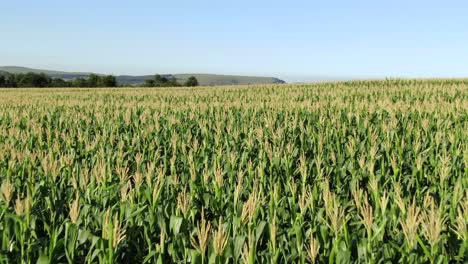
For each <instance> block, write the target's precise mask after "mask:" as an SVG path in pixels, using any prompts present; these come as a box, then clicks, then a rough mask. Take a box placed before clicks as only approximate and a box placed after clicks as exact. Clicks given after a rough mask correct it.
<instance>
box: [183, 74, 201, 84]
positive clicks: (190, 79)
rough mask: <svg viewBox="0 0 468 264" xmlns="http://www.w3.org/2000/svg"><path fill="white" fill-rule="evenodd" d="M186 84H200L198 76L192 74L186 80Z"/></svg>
mask: <svg viewBox="0 0 468 264" xmlns="http://www.w3.org/2000/svg"><path fill="white" fill-rule="evenodd" d="M184 86H189V87H193V86H198V80H197V78H196V77H195V76H190V77H189V78H188V79H187V81H185V83H184Z"/></svg>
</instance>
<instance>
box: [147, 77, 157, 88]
mask: <svg viewBox="0 0 468 264" xmlns="http://www.w3.org/2000/svg"><path fill="white" fill-rule="evenodd" d="M155 85H156V82H155V81H154V80H153V79H149V80H145V84H144V86H145V87H154V86H155Z"/></svg>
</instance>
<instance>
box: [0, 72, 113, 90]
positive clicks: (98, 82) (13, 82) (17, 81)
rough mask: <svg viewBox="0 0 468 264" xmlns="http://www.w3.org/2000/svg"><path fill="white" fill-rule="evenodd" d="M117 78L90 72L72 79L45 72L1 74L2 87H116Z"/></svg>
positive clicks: (0, 83)
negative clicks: (56, 76)
mask: <svg viewBox="0 0 468 264" xmlns="http://www.w3.org/2000/svg"><path fill="white" fill-rule="evenodd" d="M116 86H117V81H116V78H115V77H114V76H112V75H107V76H100V75H96V74H90V75H89V76H88V77H86V78H84V77H80V78H75V79H72V80H63V79H61V78H52V77H49V76H47V75H45V74H43V73H33V72H29V73H24V74H23V73H19V74H10V73H6V74H3V75H0V87H8V88H15V87H40V88H43V87H116Z"/></svg>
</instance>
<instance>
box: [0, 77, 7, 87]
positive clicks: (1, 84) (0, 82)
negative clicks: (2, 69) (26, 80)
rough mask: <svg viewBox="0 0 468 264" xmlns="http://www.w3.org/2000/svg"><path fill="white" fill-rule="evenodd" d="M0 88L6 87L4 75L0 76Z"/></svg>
mask: <svg viewBox="0 0 468 264" xmlns="http://www.w3.org/2000/svg"><path fill="white" fill-rule="evenodd" d="M0 87H6V78H5V76H3V75H0Z"/></svg>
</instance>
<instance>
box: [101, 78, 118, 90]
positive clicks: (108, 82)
mask: <svg viewBox="0 0 468 264" xmlns="http://www.w3.org/2000/svg"><path fill="white" fill-rule="evenodd" d="M98 86H99V87H116V86H117V79H116V78H115V77H114V76H112V75H107V76H102V77H98Z"/></svg>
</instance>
